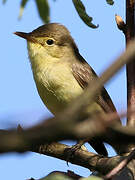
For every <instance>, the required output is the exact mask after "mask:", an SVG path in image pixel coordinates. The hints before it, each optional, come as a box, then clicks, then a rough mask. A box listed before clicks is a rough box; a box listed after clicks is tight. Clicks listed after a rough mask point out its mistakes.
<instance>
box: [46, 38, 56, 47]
mask: <svg viewBox="0 0 135 180" xmlns="http://www.w3.org/2000/svg"><path fill="white" fill-rule="evenodd" d="M46 43H47V44H48V45H49V46H51V45H53V44H54V40H53V39H48V40H47V41H46Z"/></svg>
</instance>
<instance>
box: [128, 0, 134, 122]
mask: <svg viewBox="0 0 135 180" xmlns="http://www.w3.org/2000/svg"><path fill="white" fill-rule="evenodd" d="M134 6H135V1H134V0H126V45H128V44H129V41H130V40H131V39H132V38H133V37H134V36H135V22H134V21H135V19H134V16H135V14H134V13H135V12H134ZM126 72H127V102H128V109H134V108H135V76H134V74H135V59H134V61H132V62H130V63H129V64H127V66H126ZM127 125H130V126H135V115H130V114H128V121H127Z"/></svg>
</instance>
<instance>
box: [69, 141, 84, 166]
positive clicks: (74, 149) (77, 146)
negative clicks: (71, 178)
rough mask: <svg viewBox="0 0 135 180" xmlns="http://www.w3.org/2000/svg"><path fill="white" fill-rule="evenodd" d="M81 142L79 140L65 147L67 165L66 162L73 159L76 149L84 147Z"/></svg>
mask: <svg viewBox="0 0 135 180" xmlns="http://www.w3.org/2000/svg"><path fill="white" fill-rule="evenodd" d="M83 144H84V142H82V141H79V142H78V143H77V144H75V145H73V146H72V147H71V148H67V149H66V150H65V153H66V155H67V160H66V162H67V165H68V162H69V161H71V160H72V159H73V157H74V155H75V152H76V151H77V150H79V149H81V148H82V147H83V148H82V149H83V150H84V147H85V146H83ZM85 150H86V148H85Z"/></svg>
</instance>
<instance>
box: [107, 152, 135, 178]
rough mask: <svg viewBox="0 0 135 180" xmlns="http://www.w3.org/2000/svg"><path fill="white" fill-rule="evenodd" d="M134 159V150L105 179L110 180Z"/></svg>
mask: <svg viewBox="0 0 135 180" xmlns="http://www.w3.org/2000/svg"><path fill="white" fill-rule="evenodd" d="M134 158H135V149H134V150H133V151H132V152H131V153H130V154H129V155H128V156H127V157H125V159H123V160H122V161H121V162H120V163H119V164H118V165H117V166H116V167H115V168H114V169H112V170H111V171H110V172H109V173H108V174H107V175H106V176H105V179H112V178H113V177H114V176H115V175H116V174H118V173H119V172H120V171H121V170H122V169H123V168H124V167H126V166H127V164H128V163H129V162H130V161H131V160H133V159H134Z"/></svg>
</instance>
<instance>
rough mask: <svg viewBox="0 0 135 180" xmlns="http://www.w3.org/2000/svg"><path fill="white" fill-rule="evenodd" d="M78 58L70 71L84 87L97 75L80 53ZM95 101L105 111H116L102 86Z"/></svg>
mask: <svg viewBox="0 0 135 180" xmlns="http://www.w3.org/2000/svg"><path fill="white" fill-rule="evenodd" d="M78 60H79V61H78V63H74V64H73V65H72V72H73V75H74V77H75V79H76V80H77V82H78V83H79V85H80V86H81V87H82V88H83V89H84V88H86V87H87V86H88V83H89V82H90V81H92V80H94V79H95V78H96V77H97V75H96V73H95V72H94V70H93V69H92V68H91V67H90V66H89V64H88V63H87V62H86V61H85V60H84V59H83V57H82V56H81V55H79V57H78ZM97 103H98V104H99V105H100V106H101V107H102V108H103V109H104V111H105V112H106V113H110V112H116V109H115V106H114V104H113V102H112V100H111V98H110V96H109V94H108V93H107V91H106V90H105V88H104V87H103V88H102V90H101V93H100V94H99V95H98V97H97ZM119 121H120V120H119Z"/></svg>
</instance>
